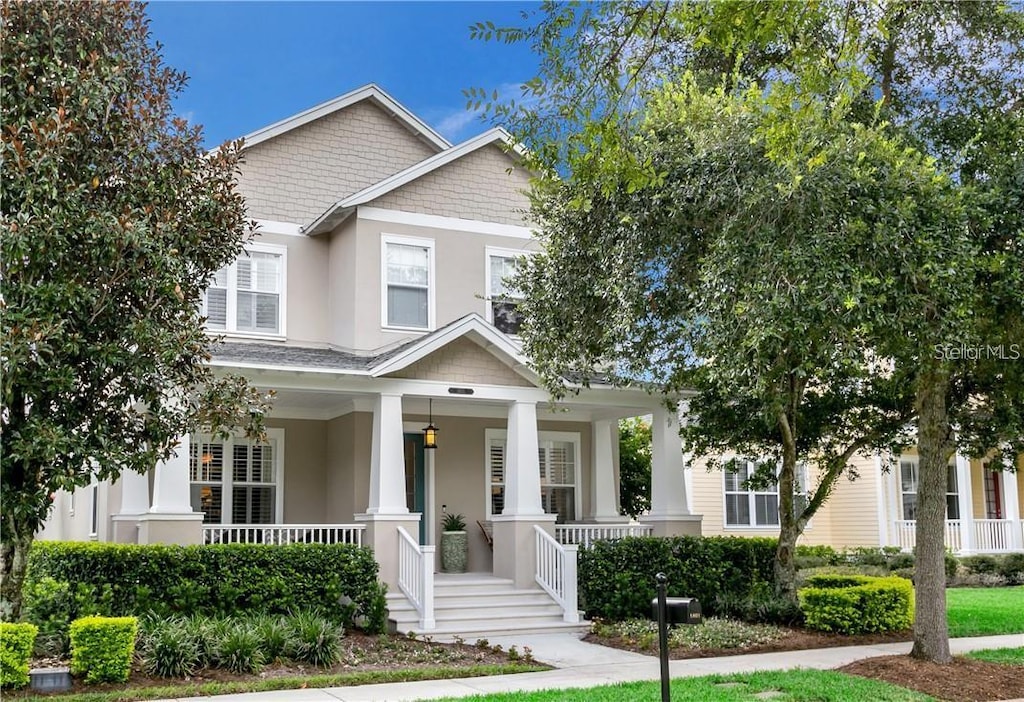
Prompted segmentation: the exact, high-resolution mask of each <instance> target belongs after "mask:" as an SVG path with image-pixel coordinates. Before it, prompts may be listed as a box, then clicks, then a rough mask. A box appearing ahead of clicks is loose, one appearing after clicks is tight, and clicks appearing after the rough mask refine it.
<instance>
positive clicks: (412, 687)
mask: <svg viewBox="0 0 1024 702" xmlns="http://www.w3.org/2000/svg"><path fill="white" fill-rule="evenodd" d="M490 643H491V645H497V644H500V645H501V646H503V647H504V648H505V649H508V648H509V646H513V645H514V646H516V647H517V648H518V649H519V650H520V651H522V650H523V649H524V648H525V647H527V646H529V647H530V650H531V651H532V652H533V657H534V658H536V659H537V660H538V661H543V662H545V663H548V664H551V665H554V666H557V667H556V668H555V669H554V670H547V671H544V672H542V673H519V674H517V675H495V676H491V677H486V678H460V679H456V680H425V681H422V682H407V683H383V684H380V685H363V686H359V687H330V688H323V689H319V690H309V689H306V690H282V691H279V692H255V693H248V694H243V695H221V696H218V697H197V698H190V702H191V701H193V700H194V701H196V702H339V701H340V702H370V701H371V700H372V701H379V702H402V701H406V700H431V699H438V698H441V697H468V696H471V695H480V694H489V693H494V692H511V691H516V690H528V691H532V690H548V689H559V688H569V687H576V688H581V687H595V686H597V685H607V684H611V683H620V682H633V681H637V680H658V679H659V676H660V672H659V667H658V659H657V657H652V656H644V655H641V654H639V653H631V652H629V651H619V650H617V649H613V648H608V647H606V646H598V645H596V644H589V643H586V642H584V641H580V640H578V639H576V638H575V637H572V636H570V635H567V634H542V635H536V636H528V635H526V636H512V637H495V638H491V639H490ZM949 643H950V648H951V649H952V651H953V653H955V654H959V653H966V652H968V651H976V650H978V649H982V648H1007V647H1017V646H1024V634H1011V635H1007V636H982V637H977V638H964V639H950V642H949ZM909 652H910V643H909V642H908V643H895V644H876V645H872V646H845V647H842V648H819V649H811V650H807V651H797V652H795V655H794V652H793V651H788V652H779V653H754V654H749V655H744V656H722V657H720V658H696V659H690V660H682V661H672V662H671V671H672V677H673V678H686V677H696V676H700V675H715V674H727V673H749V672H753V671H757V670H785V669H789V668H796V667H800V668H818V669H829V668H838V667H839V666H842V665H846V664H847V663H852V662H853V661H856V660H860V659H862V658H872V657H874V656H890V655H894V654H899V653H903V654H905V653H909ZM162 702H170V701H169V700H164V701H162ZM182 702H183V701H182Z"/></svg>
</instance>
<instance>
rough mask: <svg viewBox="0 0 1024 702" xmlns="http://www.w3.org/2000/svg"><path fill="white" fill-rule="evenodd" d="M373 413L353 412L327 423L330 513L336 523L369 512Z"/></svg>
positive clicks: (326, 497) (346, 521)
mask: <svg viewBox="0 0 1024 702" xmlns="http://www.w3.org/2000/svg"><path fill="white" fill-rule="evenodd" d="M372 431H373V415H372V414H371V413H369V412H352V413H350V414H346V415H345V416H343V417H338V418H336V419H332V420H331V421H329V422H328V423H327V462H328V466H327V476H326V485H325V487H326V490H325V493H326V495H325V499H326V513H327V520H328V521H330V522H332V523H344V524H347V523H350V522H352V520H353V519H354V516H355V515H356V514H361V513H364V512H365V511H366V506H367V504H368V501H369V489H370V488H369V486H370V441H371V437H372Z"/></svg>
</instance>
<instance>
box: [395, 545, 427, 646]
mask: <svg viewBox="0 0 1024 702" xmlns="http://www.w3.org/2000/svg"><path fill="white" fill-rule="evenodd" d="M434 548H435V547H434V546H420V545H419V544H418V543H416V540H415V539H413V538H412V537H411V536H409V532H407V531H406V530H405V529H403V528H402V527H398V589H399V590H401V591H402V592H403V593H404V594H405V596H406V597H407V598H409V602H410V603H412V606H413V607H415V608H416V612H417V614H419V615H420V628H421V629H428V630H429V629H433V628H434V627H435V626H436V622H435V621H434Z"/></svg>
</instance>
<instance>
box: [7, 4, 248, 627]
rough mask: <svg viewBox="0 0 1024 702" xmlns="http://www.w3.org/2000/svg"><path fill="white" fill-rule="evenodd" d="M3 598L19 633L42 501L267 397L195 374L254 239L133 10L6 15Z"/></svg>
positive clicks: (228, 177) (230, 155) (26, 7)
mask: <svg viewBox="0 0 1024 702" xmlns="http://www.w3.org/2000/svg"><path fill="white" fill-rule="evenodd" d="M2 13H3V15H2V16H3V26H4V41H3V49H2V51H3V57H2V58H3V60H2V62H0V71H2V74H0V105H2V111H3V112H2V114H3V145H2V148H3V152H2V153H3V158H2V176H3V178H2V184H3V185H2V187H3V198H2V200H3V202H2V217H3V219H2V236H3V240H2V246H3V260H2V268H0V276H2V281H3V305H2V307H0V326H2V328H3V338H2V346H0V355H2V359H3V378H2V381H0V383H2V392H3V413H2V418H0V421H2V424H0V426H2V432H3V456H2V459H0V469H2V481H3V492H2V498H0V507H2V512H3V517H2V523H0V541H2V553H0V557H2V558H0V561H2V577H3V585H2V599H3V608H4V609H3V615H4V617H5V618H11V619H16V618H17V617H18V616H19V614H20V608H21V585H22V582H23V579H24V575H25V567H26V557H27V552H28V549H29V547H30V545H31V543H32V539H33V535H34V534H35V532H36V531H37V530H38V529H39V528H40V527H41V525H42V523H43V521H44V520H45V519H46V517H47V515H48V514H49V512H50V508H51V497H52V493H54V492H55V491H57V490H72V489H74V488H76V487H79V486H83V485H86V484H88V483H89V481H90V480H91V479H92V478H94V477H95V478H96V479H98V480H107V479H115V478H116V477H117V476H118V475H119V474H120V473H121V471H124V470H134V471H138V472H145V471H146V470H148V469H150V468H152V467H153V466H154V465H155V464H156V462H157V461H159V460H161V459H164V458H167V457H169V456H170V455H171V453H172V451H173V450H174V447H175V445H176V442H177V440H178V437H179V436H181V435H183V434H185V433H187V432H188V431H190V430H192V429H193V428H195V427H197V426H199V425H204V426H209V427H212V428H214V429H219V428H222V427H225V426H227V425H230V424H238V425H241V426H245V427H247V429H248V430H249V431H251V432H258V431H259V429H260V425H261V417H262V413H263V411H264V409H265V398H263V397H261V396H260V395H259V394H258V393H256V392H255V391H254V390H252V389H250V388H249V387H248V386H247V384H246V383H245V381H244V380H242V379H241V378H237V377H233V376H223V377H217V376H214V374H213V372H212V370H211V369H210V367H209V366H207V365H205V362H206V361H207V360H208V359H209V357H210V348H211V343H213V339H212V338H210V337H208V336H207V335H206V334H205V333H204V331H203V327H202V322H203V320H202V319H201V317H200V312H199V310H200V308H201V304H200V303H201V300H202V294H203V289H204V287H205V286H206V284H207V282H208V281H209V280H210V278H211V276H212V274H213V273H214V272H215V271H217V270H218V269H219V268H221V267H223V266H224V265H226V264H227V263H229V262H230V261H232V260H233V259H234V258H235V257H237V256H238V255H239V254H240V253H241V250H242V246H243V243H244V240H245V238H246V236H247V234H246V232H247V231H248V230H249V225H247V223H246V221H245V219H244V206H243V202H242V198H241V196H240V195H239V194H238V193H237V192H236V190H235V175H236V169H237V164H238V160H239V148H240V146H241V145H240V144H238V143H236V144H226V145H224V146H223V147H221V148H220V149H219V150H217V151H215V152H213V153H209V154H208V153H205V152H204V150H203V149H202V148H201V135H200V130H199V128H197V127H190V126H188V125H187V124H186V123H185V122H184V121H183V120H181V119H178V118H174V117H173V113H172V107H171V99H172V98H173V96H174V95H175V94H177V93H178V92H179V91H180V90H181V89H182V87H183V86H184V84H185V77H184V75H183V74H181V73H179V72H176V71H174V70H171V69H170V68H167V67H166V66H164V65H163V63H162V61H161V55H160V49H159V45H153V44H152V43H151V42H150V38H149V33H148V20H147V18H146V16H145V13H144V7H143V6H142V5H140V4H134V3H106V2H97V3H86V4H82V3H26V2H8V1H6V0H5V1H4V3H3V7H2Z"/></svg>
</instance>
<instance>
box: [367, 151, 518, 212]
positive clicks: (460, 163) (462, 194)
mask: <svg viewBox="0 0 1024 702" xmlns="http://www.w3.org/2000/svg"><path fill="white" fill-rule="evenodd" d="M513 163H514V162H513V161H512V159H510V158H509V157H508V155H506V154H505V153H504V152H503V151H502V150H501V148H500V147H498V146H485V147H483V148H481V149H478V150H477V151H474V152H472V153H470V154H467V155H466V156H463V157H462V158H460V159H457V160H455V161H453V162H451V163H449V164H447V165H444V166H442V167H441V168H438V169H437V170H435V171H431V172H430V173H428V174H426V175H424V176H422V177H420V178H417V179H416V180H414V181H412V182H410V183H407V184H405V185H404V186H402V187H401V188H398V189H396V190H393V191H392V192H390V193H387V194H386V195H383V196H382V197H379V198H377V199H376V200H374V201H373V202H371V203H370V204H371V205H373V206H374V207H383V208H388V209H395V210H404V211H406V212H420V213H423V214H431V215H439V216H442V217H459V218H461V219H478V220H483V221H485V222H498V223H500V224H516V225H522V224H524V220H523V212H524V211H525V210H527V209H528V208H529V199H528V198H527V197H526V195H525V193H524V191H525V190H526V189H527V188H528V187H529V182H530V177H529V175H528V174H527V173H526V172H525V171H524V170H523V169H521V168H515V169H513V171H512V172H511V173H508V172H507V171H508V169H509V168H510V167H512V166H513Z"/></svg>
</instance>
